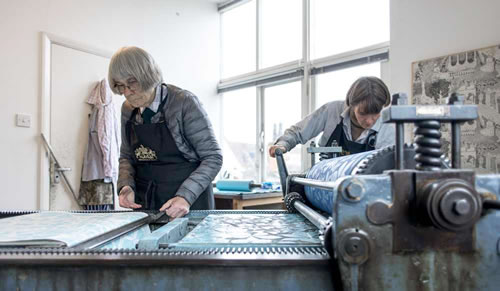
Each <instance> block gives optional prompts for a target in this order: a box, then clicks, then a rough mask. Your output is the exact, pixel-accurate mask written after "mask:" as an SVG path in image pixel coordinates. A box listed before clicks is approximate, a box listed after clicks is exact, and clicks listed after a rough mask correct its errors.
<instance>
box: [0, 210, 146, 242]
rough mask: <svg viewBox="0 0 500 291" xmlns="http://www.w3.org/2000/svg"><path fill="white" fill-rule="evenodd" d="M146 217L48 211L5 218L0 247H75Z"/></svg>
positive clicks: (137, 213) (125, 214) (136, 213)
mask: <svg viewBox="0 0 500 291" xmlns="http://www.w3.org/2000/svg"><path fill="white" fill-rule="evenodd" d="M145 216H147V214H145V213H142V212H126V213H123V212H122V213H71V212H63V211H47V212H40V213H34V214H28V215H20V216H14V217H9V218H4V219H0V229H1V230H2V231H1V233H0V246H50V247H64V246H66V247H72V246H75V245H77V244H79V243H81V242H84V241H86V240H88V239H91V238H94V237H96V236H98V235H101V234H103V233H106V232H108V231H111V230H113V229H116V228H119V227H121V226H123V225H125V224H128V223H131V222H134V221H137V220H139V219H141V218H143V217H145ZM142 231H144V230H142Z"/></svg>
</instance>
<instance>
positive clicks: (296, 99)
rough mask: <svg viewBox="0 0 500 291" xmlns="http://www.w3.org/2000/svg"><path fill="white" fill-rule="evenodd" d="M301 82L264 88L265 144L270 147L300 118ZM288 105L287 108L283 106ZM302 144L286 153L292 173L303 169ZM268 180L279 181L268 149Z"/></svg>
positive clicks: (274, 161)
mask: <svg viewBox="0 0 500 291" xmlns="http://www.w3.org/2000/svg"><path fill="white" fill-rule="evenodd" d="M300 97H301V84H300V82H293V83H288V84H284V85H279V86H273V87H269V88H265V89H264V109H265V114H264V121H265V135H264V136H265V143H264V144H265V145H266V149H269V146H270V145H273V144H274V142H275V141H276V139H278V137H280V136H281V135H283V133H284V131H285V129H287V128H289V127H290V126H291V125H293V124H295V123H297V122H298V121H299V120H300V117H301V116H300V111H301V109H300V104H301V103H300ZM284 107H286V110H283V108H284ZM300 149H301V146H300V144H299V145H297V146H296V147H295V148H294V149H293V150H292V151H290V152H288V153H286V154H285V155H284V157H285V162H286V165H287V168H288V171H289V172H290V173H299V172H300V170H301V156H300V155H301V150H300ZM265 178H266V181H279V175H278V169H277V166H276V160H275V159H274V158H271V157H270V156H269V155H267V151H266V173H265Z"/></svg>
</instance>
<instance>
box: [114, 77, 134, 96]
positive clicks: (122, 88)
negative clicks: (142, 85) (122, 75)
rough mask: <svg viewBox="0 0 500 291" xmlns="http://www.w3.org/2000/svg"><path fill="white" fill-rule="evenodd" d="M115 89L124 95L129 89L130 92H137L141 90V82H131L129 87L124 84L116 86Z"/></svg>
mask: <svg viewBox="0 0 500 291" xmlns="http://www.w3.org/2000/svg"><path fill="white" fill-rule="evenodd" d="M115 88H116V90H118V92H120V94H123V93H125V88H127V89H129V90H130V91H133V92H135V91H137V89H139V82H137V81H135V80H134V81H130V82H128V85H124V84H115Z"/></svg>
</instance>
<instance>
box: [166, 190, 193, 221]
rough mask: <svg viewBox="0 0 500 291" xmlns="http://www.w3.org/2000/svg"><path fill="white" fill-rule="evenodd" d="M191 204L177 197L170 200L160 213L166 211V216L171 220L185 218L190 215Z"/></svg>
mask: <svg viewBox="0 0 500 291" xmlns="http://www.w3.org/2000/svg"><path fill="white" fill-rule="evenodd" d="M189 207H190V205H189V203H188V202H187V201H186V199H184V198H183V197H181V196H175V197H174V198H172V199H170V200H168V201H167V202H165V204H163V206H162V207H161V208H160V211H166V214H167V215H168V216H169V217H170V218H171V220H174V219H176V218H177V217H183V216H184V215H186V214H188V213H189Z"/></svg>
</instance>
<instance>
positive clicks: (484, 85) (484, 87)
mask: <svg viewBox="0 0 500 291" xmlns="http://www.w3.org/2000/svg"><path fill="white" fill-rule="evenodd" d="M451 93H457V94H459V95H463V96H464V97H465V104H475V105H477V106H478V111H479V118H478V119H477V120H475V121H470V122H466V123H465V124H463V125H462V127H461V129H462V147H461V151H462V154H461V158H462V159H461V160H462V168H467V169H474V170H476V171H477V172H478V173H498V172H500V45H497V46H492V47H488V48H483V49H477V50H471V51H466V52H461V53H457V54H451V55H448V56H443V57H438V58H434V59H429V60H423V61H418V62H414V63H413V64H412V98H411V102H412V103H413V104H446V98H447V97H449V96H450V95H451ZM407 128H409V127H407ZM441 130H442V134H443V140H442V143H443V146H442V149H443V152H444V153H446V155H447V156H448V157H450V156H449V153H450V147H451V145H450V140H451V138H450V125H449V124H443V125H442V126H441Z"/></svg>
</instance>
